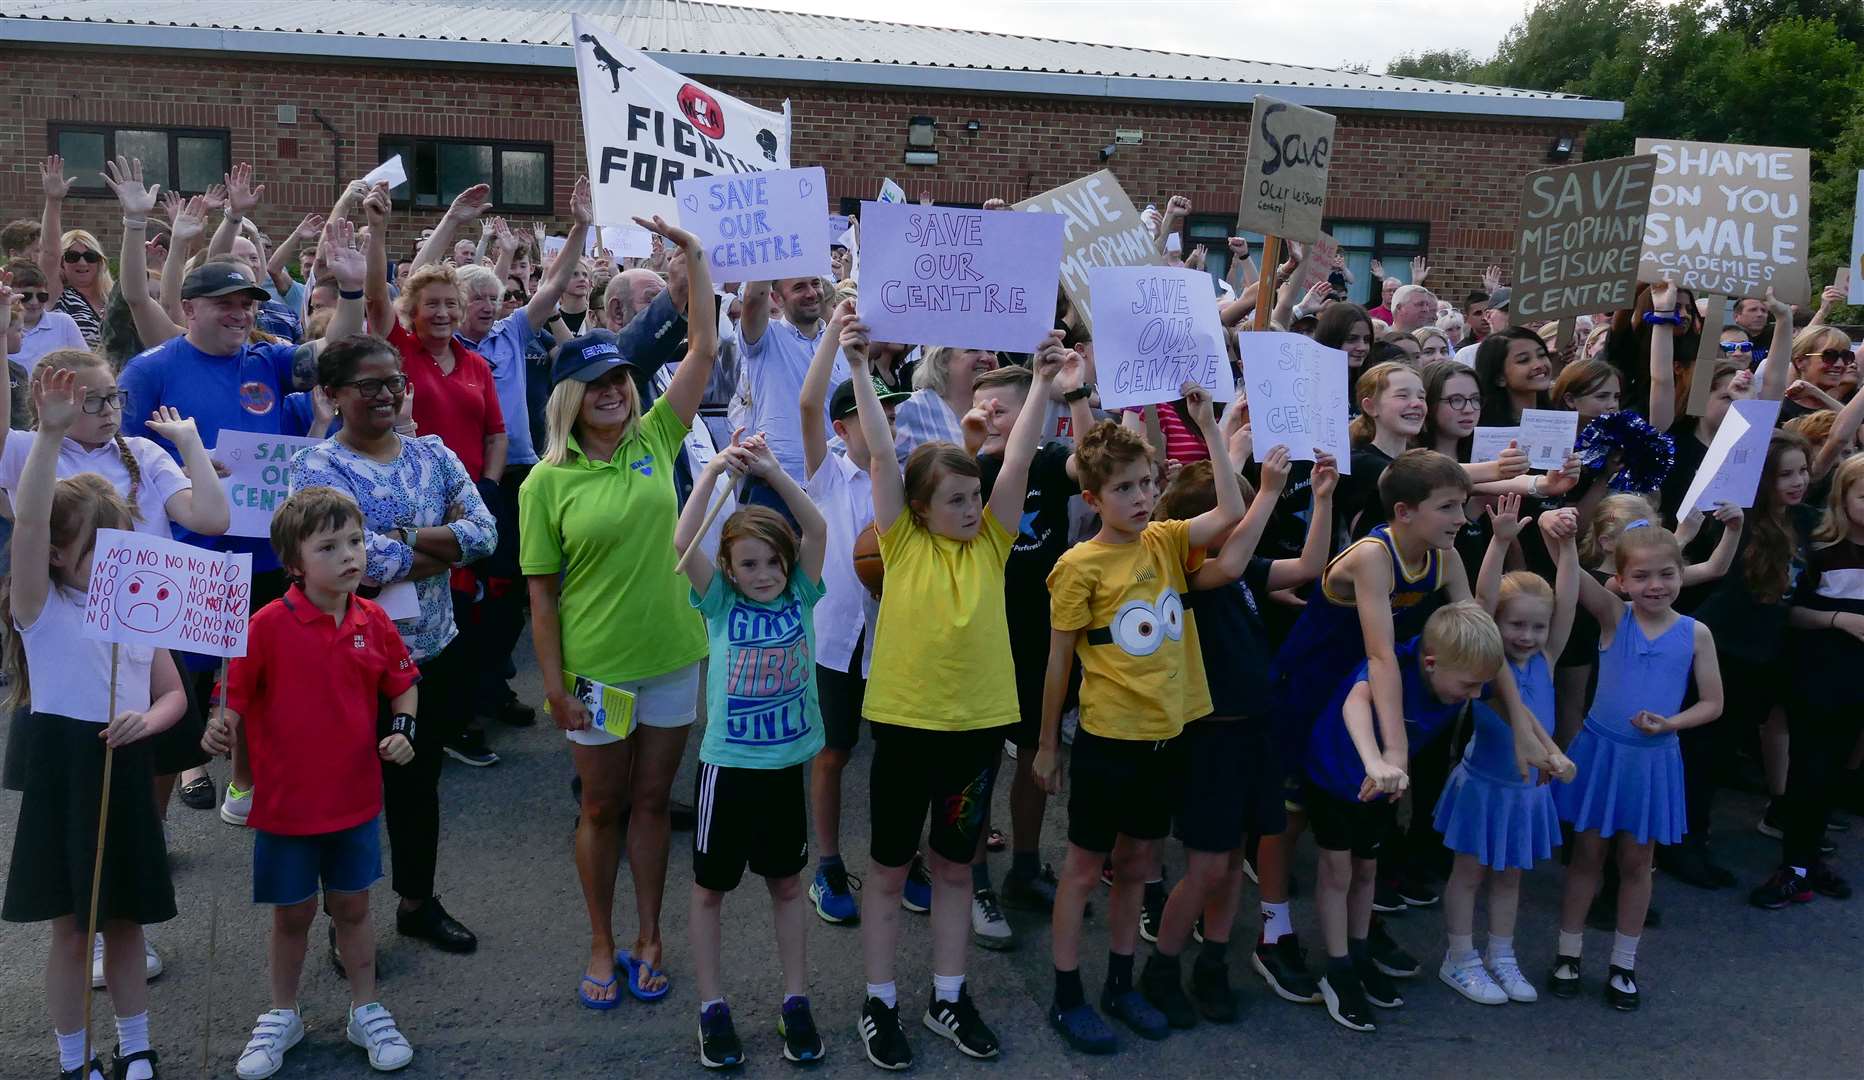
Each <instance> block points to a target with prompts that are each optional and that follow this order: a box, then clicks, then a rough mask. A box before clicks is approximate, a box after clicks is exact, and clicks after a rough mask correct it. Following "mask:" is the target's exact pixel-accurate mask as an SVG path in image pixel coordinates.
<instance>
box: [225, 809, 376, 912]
mask: <svg viewBox="0 0 1864 1080" xmlns="http://www.w3.org/2000/svg"><path fill="white" fill-rule="evenodd" d="M381 877H382V818H381V815H379V814H378V815H377V816H375V817H372V818H370V819H369V820H368V821H365V822H363V823H362V824H361V825H355V826H352V827H350V828H347V829H343V830H340V831H338V832H332V833H317V834H315V835H312V836H284V835H282V834H279V833H269V832H265V831H263V830H260V829H254V830H253V838H252V902H253V903H255V904H275V905H279V906H285V905H290V904H301V903H303V902H304V901H306V900H310V899H313V898H314V897H316V896H317V892H318V887H319V885H320V884H321V885H322V888H323V891H325V892H345V893H355V892H367V891H368V889H369V886H371V885H374V884H375V883H376V882H377V881H379V880H380V879H381Z"/></svg>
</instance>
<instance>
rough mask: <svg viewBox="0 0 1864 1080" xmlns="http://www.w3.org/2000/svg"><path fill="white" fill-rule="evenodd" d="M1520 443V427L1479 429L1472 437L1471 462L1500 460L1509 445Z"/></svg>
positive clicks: (1470, 445)
mask: <svg viewBox="0 0 1864 1080" xmlns="http://www.w3.org/2000/svg"><path fill="white" fill-rule="evenodd" d="M1574 415H1575V416H1577V415H1578V414H1577V413H1575V414H1574ZM1520 441H1521V429H1520V428H1519V427H1479V428H1477V429H1476V430H1475V431H1474V432H1473V433H1472V434H1471V436H1470V442H1469V460H1470V461H1471V462H1476V461H1496V460H1499V459H1500V458H1501V456H1502V451H1503V450H1506V449H1508V444H1509V443H1519V442H1520Z"/></svg>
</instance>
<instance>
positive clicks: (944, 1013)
mask: <svg viewBox="0 0 1864 1080" xmlns="http://www.w3.org/2000/svg"><path fill="white" fill-rule="evenodd" d="M924 1019H925V1025H926V1030H928V1031H932V1032H935V1033H937V1034H939V1035H943V1036H944V1037H945V1038H947V1039H950V1040H951V1041H952V1042H953V1043H955V1044H957V1047H958V1049H959V1050H962V1051H964V1053H965V1055H966V1056H967V1057H974V1058H994V1057H996V1056H997V1051H998V1050H999V1049H1000V1047H999V1044H998V1043H997V1033H996V1032H994V1031H992V1030H990V1025H988V1024H986V1023H984V1019H983V1017H981V1016H979V1015H977V1006H976V1005H973V1004H972V1003H971V992H970V991H969V990H965V989H962V988H960V989H959V991H958V1000H957V1001H940V1000H939V999H938V994H937V993H934V994H933V995H932V1000H931V1001H930V1002H928V1003H927V1004H926V1014H925V1018H924Z"/></svg>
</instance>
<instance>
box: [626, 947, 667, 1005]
mask: <svg viewBox="0 0 1864 1080" xmlns="http://www.w3.org/2000/svg"><path fill="white" fill-rule="evenodd" d="M615 962H616V963H617V964H620V965H622V966H623V967H625V968H627V969H628V993H630V994H633V995H634V999H635V1000H636V1001H659V1000H660V999H661V998H663V997H666V996H667V994H668V993H669V992H670V991H671V990H672V989H673V980H672V979H668V978H667V973H666V972H664V971H661V970H660V969H659V968H657V967H655V966H654V965H652V964H650V963H647V962H646V961H644V960H636V959H635V958H634V957H632V956H629V955H628V952H627V950H626V949H623V950H622V951H620V952H618V953H616V954H615ZM642 968H646V969H647V977H648V978H650V979H655V978H659V979H666V980H667V983H666V985H665V986H662V987H661V988H660V989H658V990H643V989H641V969H642Z"/></svg>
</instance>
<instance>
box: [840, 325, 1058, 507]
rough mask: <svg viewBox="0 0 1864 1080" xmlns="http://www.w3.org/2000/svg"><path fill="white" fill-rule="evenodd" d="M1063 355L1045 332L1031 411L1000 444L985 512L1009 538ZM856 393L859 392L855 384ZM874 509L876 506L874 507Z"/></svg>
mask: <svg viewBox="0 0 1864 1080" xmlns="http://www.w3.org/2000/svg"><path fill="white" fill-rule="evenodd" d="M1067 353H1068V350H1067V349H1064V348H1062V344H1061V331H1060V330H1051V331H1049V335H1048V338H1047V339H1046V340H1044V341H1043V342H1042V346H1041V348H1040V349H1038V350H1037V351H1036V355H1035V364H1034V366H1035V372H1036V373H1035V380H1034V381H1033V382H1032V383H1030V386H1029V396H1028V398H1027V400H1028V401H1030V402H1033V403H1034V407H1032V408H1027V407H1026V408H1024V409H1023V411H1022V412H1020V413H1018V414H1017V415H1016V425H1015V426H1014V427H1012V428H1011V429H1010V437H1009V438H1008V439H1006V440H1004V444H1003V467H1002V468H1001V469H999V470H998V471H997V482H996V485H995V486H993V487H992V488H991V489H990V504H989V506H988V507H987V509H988V510H989V511H990V514H991V516H992V517H994V518H996V519H997V524H999V525H1001V526H1003V527H1004V529H1006V530H1008V532H1009V533H1010V535H1011V536H1015V535H1016V534H1017V532H1018V530H1019V529H1021V527H1022V519H1023V497H1024V496H1025V495H1026V494H1028V491H1029V463H1030V462H1032V461H1034V460H1035V456H1036V444H1037V443H1038V442H1040V441H1041V439H1042V421H1043V420H1044V419H1045V415H1044V414H1045V410H1044V409H1043V408H1042V403H1043V402H1045V401H1047V400H1048V397H1049V388H1050V387H1051V386H1052V385H1053V384H1054V381H1055V372H1056V371H1057V370H1058V369H1059V368H1060V367H1061V362H1062V359H1063V358H1064V357H1065V356H1066V355H1067ZM856 389H859V384H858V383H857V384H856ZM868 389H869V390H872V389H873V387H872V386H869V387H868ZM863 423H864V424H865V419H863ZM869 445H870V446H871V445H874V444H872V443H870V444H869ZM880 445H883V446H884V445H886V444H885V443H881V444H880ZM875 505H876V506H878V503H876V504H875Z"/></svg>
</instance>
